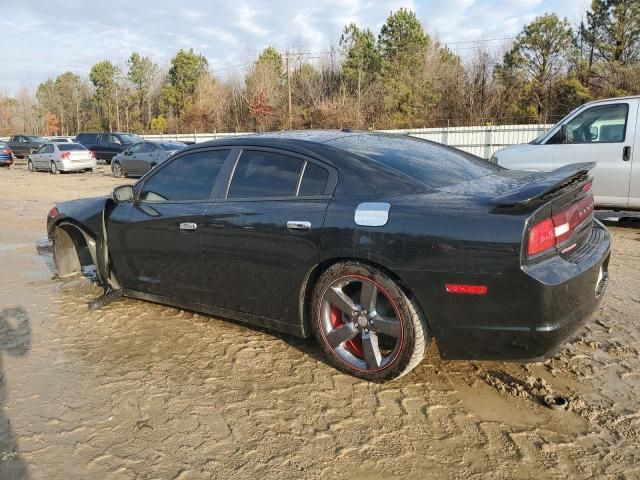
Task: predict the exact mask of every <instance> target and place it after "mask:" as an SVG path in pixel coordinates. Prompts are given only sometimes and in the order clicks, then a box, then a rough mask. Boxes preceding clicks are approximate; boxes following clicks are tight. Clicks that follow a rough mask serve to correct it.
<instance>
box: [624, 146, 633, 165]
mask: <svg viewBox="0 0 640 480" xmlns="http://www.w3.org/2000/svg"><path fill="white" fill-rule="evenodd" d="M622 160H623V161H625V162H628V161H629V160H631V147H624V148H623V149H622Z"/></svg>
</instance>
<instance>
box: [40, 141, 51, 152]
mask: <svg viewBox="0 0 640 480" xmlns="http://www.w3.org/2000/svg"><path fill="white" fill-rule="evenodd" d="M42 153H53V145H52V144H51V143H48V144H46V145H45V146H44V147H42Z"/></svg>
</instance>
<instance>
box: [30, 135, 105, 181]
mask: <svg viewBox="0 0 640 480" xmlns="http://www.w3.org/2000/svg"><path fill="white" fill-rule="evenodd" d="M27 168H28V169H29V171H30V172H35V171H38V170H40V171H47V172H51V173H53V174H57V173H60V172H90V171H92V170H93V169H94V168H96V156H95V154H94V153H93V152H92V151H90V150H87V149H86V148H85V147H84V146H83V145H80V144H79V143H53V142H50V143H45V144H44V145H42V146H41V147H40V148H39V149H38V150H36V152H35V153H32V154H31V155H29V160H28V161H27Z"/></svg>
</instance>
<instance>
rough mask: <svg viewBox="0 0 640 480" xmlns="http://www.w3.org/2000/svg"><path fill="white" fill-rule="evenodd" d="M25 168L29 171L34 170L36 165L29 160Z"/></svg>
mask: <svg viewBox="0 0 640 480" xmlns="http://www.w3.org/2000/svg"><path fill="white" fill-rule="evenodd" d="M27 170H29V171H30V172H31V173H33V172H35V171H36V167H34V166H33V162H32V161H31V160H29V161H28V162H27Z"/></svg>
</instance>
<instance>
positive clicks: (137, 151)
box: [111, 141, 186, 177]
mask: <svg viewBox="0 0 640 480" xmlns="http://www.w3.org/2000/svg"><path fill="white" fill-rule="evenodd" d="M184 147H186V145H185V144H184V143H180V142H151V141H144V142H140V143H136V144H134V145H132V146H130V147H129V148H127V149H126V150H124V151H123V152H121V153H119V154H118V155H116V156H115V157H113V159H112V160H111V171H112V172H113V174H114V175H115V176H116V177H128V176H141V175H144V174H145V173H147V172H148V171H149V170H151V169H152V168H153V167H155V166H156V165H159V164H161V163H162V162H164V161H165V160H166V159H167V158H169V157H170V156H171V155H173V154H174V153H176V152H178V151H180V150H182V149H183V148H184Z"/></svg>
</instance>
